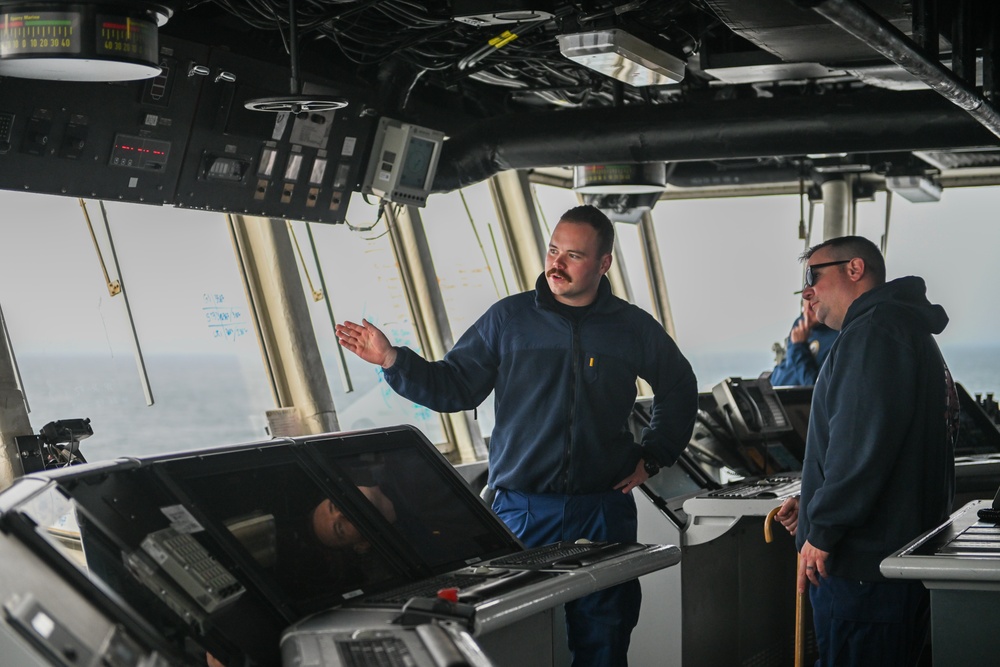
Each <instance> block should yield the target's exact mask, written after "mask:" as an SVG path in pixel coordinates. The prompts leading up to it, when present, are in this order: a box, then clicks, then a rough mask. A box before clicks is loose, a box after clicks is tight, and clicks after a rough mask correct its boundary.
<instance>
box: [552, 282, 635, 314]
mask: <svg viewBox="0 0 1000 667" xmlns="http://www.w3.org/2000/svg"><path fill="white" fill-rule="evenodd" d="M556 303H557V302H556V297H555V295H554V294H552V290H550V289H549V282H548V281H547V280H545V273H541V274H539V276H538V279H537V280H535V307H537V308H543V309H545V310H553V309H554V308H555V307H556ZM592 305H593V307H594V312H598V313H610V312H614V311H615V310H618V308H620V307H621V304H620V303H619V300H618V299H616V298H615V295H614V294H612V293H611V281H610V280H608V277H607V276H601V282H600V283H598V285H597V298H596V299H594V303H593V304H592Z"/></svg>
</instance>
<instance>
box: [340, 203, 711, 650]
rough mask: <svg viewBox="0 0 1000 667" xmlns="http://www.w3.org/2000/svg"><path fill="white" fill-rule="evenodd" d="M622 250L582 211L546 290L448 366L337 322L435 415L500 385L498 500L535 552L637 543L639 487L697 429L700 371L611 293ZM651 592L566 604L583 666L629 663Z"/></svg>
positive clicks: (570, 223) (493, 451)
mask: <svg viewBox="0 0 1000 667" xmlns="http://www.w3.org/2000/svg"><path fill="white" fill-rule="evenodd" d="M613 247H614V227H613V226H612V224H611V221H610V220H608V218H607V216H605V215H604V214H603V213H601V212H600V211H599V210H598V209H596V208H595V207H593V206H578V207H576V208H573V209H570V210H569V211H567V212H566V213H565V214H563V216H562V218H561V219H560V221H559V223H558V224H557V225H556V227H555V229H554V230H553V232H552V238H551V240H550V242H549V246H548V251H547V254H546V258H545V272H544V273H543V274H542V275H541V276H539V278H538V280H537V282H536V284H535V289H534V290H533V291H528V292H522V293H520V294H515V295H513V296H510V297H507V298H505V299H502V300H501V301H499V302H498V303H496V304H494V305H493V306H492V307H491V308H490V309H489V310H488V311H487V312H486V313H485V314H484V315H483V316H482V317H481V318H480V319H479V320H478V321H477V322H476V323H475V324H474V325H473V326H472V327H471V328H470V329H469V330H468V331H466V332H465V334H464V335H463V336H462V337H461V338H460V339H459V340H458V342H457V343H456V344H455V347H454V348H453V349H452V350H451V351H450V352H448V354H447V355H445V357H444V359H443V360H441V361H436V362H428V361H426V360H424V359H422V358H421V357H420V356H418V355H417V354H416V353H414V352H413V351H412V350H410V349H408V348H406V347H398V348H396V347H392V345H391V344H390V343H389V341H388V339H387V338H386V337H385V335H384V334H383V333H382V332H381V331H379V330H378V329H377V328H375V327H374V326H372V325H371V324H370V323H368V322H365V321H363V322H362V323H361V324H360V325H359V324H354V323H352V322H344V323H343V324H341V325H338V326H337V336H338V338H339V339H340V342H341V344H342V345H343V346H344V347H346V348H347V349H349V350H351V351H352V352H354V353H355V354H357V355H358V356H360V357H361V358H362V359H365V360H366V361H369V362H371V363H375V364H379V365H380V366H381V367H382V368H383V369H384V373H385V379H386V381H387V382H388V383H389V385H390V386H391V387H392V388H393V389H394V390H395V391H396V392H398V393H399V394H401V395H402V396H405V397H406V398H408V399H410V400H412V401H414V402H416V403H419V404H420V405H424V406H426V407H428V408H431V409H432V410H437V411H439V412H454V411H458V410H470V409H473V408H475V407H477V406H478V405H479V404H480V403H481V402H482V401H483V400H484V399H485V398H486V397H487V396H488V395H489V394H490V392H491V391H493V390H495V392H496V393H495V401H496V404H495V408H496V425H495V427H494V429H493V433H492V436H491V438H490V455H489V459H490V470H489V486H490V487H491V488H492V489H494V490H495V491H496V497H495V500H494V503H493V508H494V510H495V511H496V512H497V514H498V515H499V516H500V518H501V519H503V521H504V522H505V523H506V524H507V525H508V526H509V527H510V529H511V530H512V531H513V532H514V533H515V534H516V535H517V536H518V537H519V538H521V540H522V541H523V542H524V543H525V544H526V545H527V546H529V547H530V546H538V545H542V544H549V543H552V542H557V541H560V540H576V539H579V538H587V539H590V540H608V541H612V542H634V541H635V540H636V525H637V520H636V507H635V500H634V499H633V497H632V494H631V491H632V489H634V488H635V487H636V486H638V485H639V484H642V483H643V482H645V481H646V479H648V477H649V475H650V474H655V472H656V471H657V470H658V469H659V466H666V465H671V464H673V463H674V461H676V460H677V457H678V456H679V455H680V453H681V451H682V450H683V449H684V447H686V446H687V443H688V440H689V439H690V437H691V431H692V428H693V425H694V418H695V413H696V411H697V403H698V394H697V383H696V381H695V376H694V373H693V372H692V370H691V366H690V364H689V363H688V362H687V360H686V359H685V358H684V356H683V355H682V354H681V352H680V350H679V349H678V348H677V345H676V344H675V343H674V341H673V340H672V339H671V338H670V336H668V335H667V333H666V332H665V331H664V330H663V327H662V326H660V324H659V323H658V322H656V320H655V319H654V318H653V317H652V316H650V315H649V314H648V313H646V312H645V311H643V310H642V309H640V308H638V307H636V306H634V305H632V304H630V303H628V302H626V301H623V300H622V299H620V298H618V297H616V296H614V295H613V294H612V293H611V285H610V283H609V281H608V279H607V278H606V277H605V274H606V273H607V271H608V269H609V268H610V267H611V257H612V250H613ZM638 377H641V378H643V379H644V380H646V381H647V382H648V383H649V384H650V386H651V387H652V389H653V391H654V395H655V397H654V399H653V413H652V419H651V421H650V425H649V427H648V428H647V429H646V430H645V431H644V432H643V435H642V442H641V443H636V442H634V440H633V438H632V435H631V432H630V431H629V427H628V418H629V414H630V413H631V410H632V407H633V404H634V402H635V398H636V378H638ZM640 600H641V593H640V591H639V582H638V581H632V582H628V583H626V584H622V585H620V586H616V587H613V588H611V589H607V590H604V591H599V592H597V593H594V594H592V595H588V596H586V597H584V598H581V599H580V600H577V601H575V602H573V603H570V604H568V605H566V610H567V630H568V635H569V645H570V651H571V652H572V654H573V665H574V666H575V667H581V666H583V665H595V666H597V665H603V666H605V667H611V666H614V667H618V666H620V665H626V664H627V662H628V660H627V653H628V645H629V639H630V636H631V632H632V629H633V628H634V627H635V625H636V623H637V622H638V617H639V605H640Z"/></svg>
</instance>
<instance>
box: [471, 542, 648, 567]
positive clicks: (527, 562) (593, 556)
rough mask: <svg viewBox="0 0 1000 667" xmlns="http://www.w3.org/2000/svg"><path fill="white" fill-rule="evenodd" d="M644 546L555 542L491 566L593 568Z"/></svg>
mask: <svg viewBox="0 0 1000 667" xmlns="http://www.w3.org/2000/svg"><path fill="white" fill-rule="evenodd" d="M645 548H646V547H645V546H644V545H642V544H636V543H634V542H588V543H584V544H579V543H577V542H556V543H554V544H547V545H545V546H542V547H535V548H534V549H528V550H527V551H522V552H521V553H516V554H510V555H509V556H501V557H500V558H494V559H493V560H491V561H490V562H489V565H490V567H510V568H518V567H520V568H536V569H545V568H552V569H568V568H575V567H584V566H585V565H593V564H594V563H599V562H601V561H604V560H608V559H609V558H614V557H615V556H621V555H623V554H627V553H631V552H633V551H641V550H642V549H645Z"/></svg>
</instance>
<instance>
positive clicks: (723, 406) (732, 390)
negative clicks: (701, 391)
mask: <svg viewBox="0 0 1000 667" xmlns="http://www.w3.org/2000/svg"><path fill="white" fill-rule="evenodd" d="M712 395H713V396H714V397H715V402H716V404H718V406H719V410H720V411H721V412H722V413H723V414H724V415H726V416H727V417H728V418H729V421H730V423H731V424H732V426H733V430H734V431H735V432H736V435H737V437H739V438H740V439H755V438H762V437H767V436H771V435H777V434H780V433H787V432H789V431H791V430H792V425H791V423H790V422H789V421H788V415H787V413H786V412H785V408H784V406H782V405H781V400H780V399H779V398H778V394H777V392H775V391H774V387H772V386H771V383H770V381H768V379H767V378H757V379H756V380H745V379H743V378H734V377H732V378H726V379H725V380H723V381H722V382H720V383H719V384H717V385H715V387H713V388H712Z"/></svg>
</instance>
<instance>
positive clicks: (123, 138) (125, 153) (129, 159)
mask: <svg viewBox="0 0 1000 667" xmlns="http://www.w3.org/2000/svg"><path fill="white" fill-rule="evenodd" d="M169 157H170V142H169V141H160V140H158V139H148V138H146V137H136V136H133V135H128V134H119V135H118V136H117V137H115V145H114V146H113V147H112V149H111V159H110V160H109V161H108V164H110V165H111V166H112V167H128V168H131V169H148V170H151V171H160V170H162V169H163V168H164V167H166V165H167V158H169Z"/></svg>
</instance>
